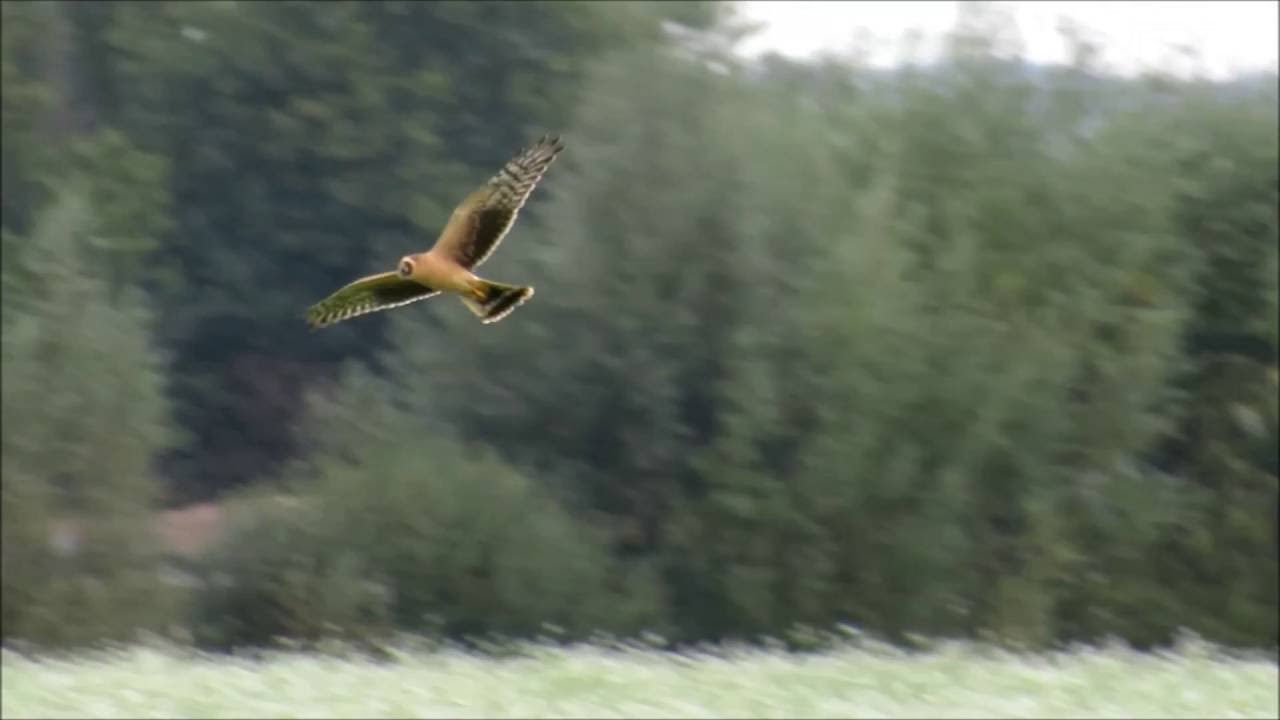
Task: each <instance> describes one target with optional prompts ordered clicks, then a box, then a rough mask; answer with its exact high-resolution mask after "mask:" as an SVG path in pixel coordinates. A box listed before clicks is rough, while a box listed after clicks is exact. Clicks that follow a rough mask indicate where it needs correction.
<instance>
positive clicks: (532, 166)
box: [307, 136, 564, 328]
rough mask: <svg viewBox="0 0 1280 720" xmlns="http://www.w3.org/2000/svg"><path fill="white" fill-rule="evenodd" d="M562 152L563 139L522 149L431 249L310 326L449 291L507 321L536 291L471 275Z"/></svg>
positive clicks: (336, 302)
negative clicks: (507, 317) (512, 312)
mask: <svg viewBox="0 0 1280 720" xmlns="http://www.w3.org/2000/svg"><path fill="white" fill-rule="evenodd" d="M563 149H564V145H563V144H562V143H561V142H560V138H559V137H545V136H544V137H543V138H542V139H540V140H539V141H538V142H536V143H534V144H533V145H531V146H530V147H528V148H525V149H524V150H522V151H521V152H520V153H518V154H517V155H516V156H515V157H513V158H512V159H511V160H509V161H507V164H506V165H504V166H503V167H502V169H501V170H499V171H498V173H497V174H496V175H494V176H493V177H492V178H490V179H489V181H488V182H486V183H485V184H484V185H482V186H481V187H480V188H479V189H477V190H476V191H474V192H472V193H471V194H470V195H468V196H467V197H466V199H464V200H463V201H462V202H461V203H459V204H458V207H457V208H456V209H454V211H453V214H452V215H451V216H450V217H449V222H448V223H446V224H445V227H444V230H442V231H441V232H440V236H439V237H438V238H437V239H436V242H435V245H434V246H432V248H431V249H430V250H428V251H426V252H423V253H416V254H413V255H406V256H404V257H403V258H401V259H400V264H399V266H398V268H397V269H396V271H395V272H384V273H378V274H376V275H369V276H367V277H363V278H360V279H359V280H356V281H355V282H352V283H350V284H349V285H346V286H345V287H343V288H341V289H339V290H338V291H337V292H335V293H333V294H332V295H330V296H329V297H327V298H325V299H324V300H321V301H320V302H318V303H316V304H315V305H313V306H311V307H310V308H309V309H308V310H307V322H308V323H309V324H310V325H311V326H312V327H313V328H321V327H325V326H327V325H332V324H334V323H337V322H342V321H343V320H348V319H350V318H353V317H356V316H358V315H364V314H365V313H371V312H377V311H379V310H388V309H390V308H394V307H400V306H401V305H408V304H409V303H412V302H417V301H419V300H425V299H427V298H429V297H433V296H435V295H439V294H440V293H442V292H448V293H453V294H456V295H458V296H459V297H460V298H461V299H462V302H463V303H464V304H465V305H466V306H467V307H468V308H469V309H470V310H471V311H472V312H473V313H475V314H476V316H477V317H479V318H480V321H481V322H485V323H491V322H497V321H498V320H501V319H502V318H504V317H506V316H507V315H508V314H510V312H511V311H512V310H514V309H515V308H516V307H517V306H519V305H520V304H521V303H523V302H524V301H526V300H528V299H529V298H530V297H532V296H533V288H532V287H529V286H521V285H507V284H505V283H499V282H493V281H491V280H485V279H483V278H480V277H478V276H477V275H475V274H474V273H473V272H472V270H473V269H475V268H476V267H478V266H479V265H480V264H481V263H483V262H484V261H485V260H486V259H488V257H489V256H490V255H492V254H493V251H494V250H495V249H496V248H497V247H498V244H499V243H501V242H502V240H503V238H504V237H506V235H507V232H508V231H510V229H511V226H512V225H513V224H514V223H515V220H516V216H517V215H518V214H519V213H520V208H522V207H524V203H525V201H526V200H528V199H529V195H530V194H531V193H532V192H533V189H534V187H536V186H537V184H538V181H539V180H541V179H542V176H543V175H544V174H545V173H546V172H547V168H548V167H550V166H551V163H552V161H554V160H555V159H556V156H557V155H559V154H560V151H561V150H563Z"/></svg>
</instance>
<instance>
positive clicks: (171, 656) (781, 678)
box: [0, 644, 1280, 718]
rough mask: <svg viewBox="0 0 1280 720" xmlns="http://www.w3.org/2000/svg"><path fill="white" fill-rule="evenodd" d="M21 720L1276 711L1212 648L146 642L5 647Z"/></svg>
mask: <svg viewBox="0 0 1280 720" xmlns="http://www.w3.org/2000/svg"><path fill="white" fill-rule="evenodd" d="M2 662H3V667H2V668H0V669H2V671H3V672H2V673H0V677H2V678H3V693H0V696H2V697H3V700H2V702H0V710H2V713H0V714H2V715H3V717H5V718H19V717H40V718H59V717H139V718H146V717H155V718H160V717H163V718H181V717H187V718H200V717H210V718H213V717H227V718H230V717H279V718H295V717H451V718H465V717H474V718H481V717H484V718H491V717H492V718H498V717H526V718H528V717H583V718H589V717H593V718H607V717H682V718H694V717H779V718H781V717H846V718H854V717H970V718H972V717H1064V718H1065V717H1187V718H1192V717H1208V718H1216V717H1241V718H1243V717H1258V718H1265V717H1272V718H1274V717H1277V715H1278V714H1280V707H1278V705H1280V702H1278V700H1277V682H1280V675H1278V673H1277V666H1276V663H1275V662H1274V661H1273V660H1267V659H1256V660H1244V659H1227V658H1225V657H1222V656H1221V655H1219V654H1217V653H1214V652H1212V651H1211V650H1209V649H1206V648H1203V647H1199V648H1191V649H1190V650H1187V649H1183V650H1180V651H1179V652H1177V653H1170V654H1140V653H1136V652H1131V651H1127V650H1123V649H1115V648H1108V649H1095V650H1088V651H1080V652H1072V653H1061V654H1051V655H1016V654H1012V653H1006V652H1001V651H997V650H993V649H990V648H984V647H981V646H976V645H959V644H956V645H946V646H942V647H940V648H938V649H936V650H934V651H931V652H929V653H925V654H916V655H909V654H905V653H901V652H897V651H894V650H891V649H888V648H881V647H865V646H860V647H857V648H854V647H850V648H849V649H844V650H837V651H832V652H829V653H825V654H821V655H810V656H801V655H787V654H782V653H770V652H764V651H748V650H742V651H723V652H718V653H714V654H712V653H707V654H701V655H673V654H665V653H659V652H655V651H646V650H640V649H630V650H628V649H607V648H603V647H591V646H588V647H578V648H573V649H557V648H552V647H541V648H535V649H534V650H533V651H532V657H521V658H512V659H492V658H484V657H479V656H476V655H472V654H468V653H465V652H462V651H458V650H448V651H437V652H424V651H416V652H405V653H402V654H399V655H398V656H397V657H396V659H395V660H393V661H389V662H373V661H368V660H355V659H341V658H338V657H328V656H320V655H304V654H292V655H291V654H278V655H273V656H270V657H268V658H266V659H262V660H257V661H250V660H240V659H229V658H225V657H221V658H220V657H209V656H197V655H193V654H186V653H182V652H180V651H176V650H164V649H156V648H148V647H139V648H133V649H128V650H120V651H116V652H112V653H101V654H97V655H93V656H85V657H83V658H80V659H75V660H65V659H60V660H51V659H46V660H35V659H32V658H29V657H24V656H20V655H18V654H16V653H13V652H9V651H5V653H4V655H3V658H2Z"/></svg>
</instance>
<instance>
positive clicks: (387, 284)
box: [307, 272, 440, 328]
mask: <svg viewBox="0 0 1280 720" xmlns="http://www.w3.org/2000/svg"><path fill="white" fill-rule="evenodd" d="M438 294H440V291H439V290H435V289H432V288H429V287H427V286H425V285H422V284H421V283H417V282H414V281H413V280H406V279H404V278H402V277H400V276H399V275H398V274H396V273H394V272H384V273H379V274H377V275H370V276H368V277H362V278H360V279H359V280H356V281H355V282H353V283H351V284H349V285H346V286H344V287H343V288H341V289H340V290H338V291H337V292H335V293H334V294H332V295H330V296H329V297H327V298H325V299H324V300H321V301H320V302H318V303H316V304H315V305H312V306H311V307H310V308H308V309H307V323H308V324H309V325H311V327H313V328H322V327H325V326H326V325H332V324H334V323H339V322H342V321H343V320H349V319H351V318H353V317H355V316H357V315H364V314H365V313H371V312H377V311H378V310H387V309H390V308H393V307H400V306H401V305H408V304H409V303H411V302H417V301H418V300H425V299H427V298H429V297H431V296H432V295H438Z"/></svg>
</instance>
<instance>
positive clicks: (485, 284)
mask: <svg viewBox="0 0 1280 720" xmlns="http://www.w3.org/2000/svg"><path fill="white" fill-rule="evenodd" d="M472 287H473V288H474V289H475V291H476V296H475V297H467V296H465V295H464V296H462V302H463V303H465V304H466V306H467V307H468V308H469V309H470V310H471V312H473V313H475V314H476V317H478V318H480V322H483V323H492V322H498V321H499V320H501V319H502V318H504V317H506V316H507V315H508V314H510V313H511V311H512V310H515V309H516V307H517V306H518V305H520V304H521V303H523V302H524V301H525V300H528V299H529V298H531V297H533V288H531V287H528V286H525V285H507V284H505V283H499V282H493V281H492V280H481V279H477V280H476V282H475V284H474V285H473V286H472Z"/></svg>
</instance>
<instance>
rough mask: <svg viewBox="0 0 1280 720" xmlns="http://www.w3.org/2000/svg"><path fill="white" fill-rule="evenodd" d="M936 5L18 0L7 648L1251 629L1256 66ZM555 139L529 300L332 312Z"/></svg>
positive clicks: (11, 110)
mask: <svg viewBox="0 0 1280 720" xmlns="http://www.w3.org/2000/svg"><path fill="white" fill-rule="evenodd" d="M1175 4H1176V3H1175ZM864 5H865V7H864V8H863V10H864V11H865V13H866V15H865V17H866V19H867V20H868V22H870V21H871V19H872V18H874V17H879V16H878V15H876V13H880V12H886V10H885V9H884V8H883V7H880V5H881V4H878V3H867V4H864ZM926 5H928V6H932V7H921V6H920V5H918V4H917V5H915V6H914V7H915V8H916V12H918V13H920V15H919V19H920V20H921V23H922V24H928V22H931V21H932V20H936V19H937V15H938V14H942V13H945V14H946V18H947V23H946V25H947V26H946V27H944V28H942V31H943V34H941V35H939V36H937V37H936V38H934V39H935V40H936V42H933V43H932V44H927V43H913V42H911V41H910V40H907V41H904V42H902V43H901V44H894V45H893V48H894V50H893V53H891V54H892V58H893V59H892V61H890V62H885V61H882V60H874V58H873V57H872V56H873V55H875V54H876V53H877V52H880V51H878V50H876V51H875V52H873V49H874V48H872V47H871V43H870V41H867V42H866V43H865V44H863V43H862V42H861V41H858V40H856V36H855V34H854V30H855V29H856V27H857V26H858V25H859V24H860V15H859V11H858V10H857V8H858V5H844V6H841V5H837V4H829V7H830V8H832V20H830V24H835V23H843V25H840V27H844V28H846V29H847V34H848V37H849V38H850V40H849V41H848V42H845V43H842V44H840V45H838V46H837V47H834V48H832V49H828V50H827V51H825V52H821V53H817V54H808V55H798V56H792V57H788V56H784V55H781V54H776V53H770V52H767V50H768V47H767V45H764V46H762V45H761V38H767V37H769V35H768V32H770V31H769V30H767V29H766V30H764V31H762V32H755V31H753V29H752V25H753V23H755V22H756V21H757V20H768V19H769V18H767V17H766V15H769V13H775V14H776V13H777V12H780V11H778V8H776V7H772V8H770V7H765V6H764V5H760V4H757V5H755V6H754V7H751V6H738V5H734V4H731V3H720V2H709V1H696V2H679V3H673V2H652V3H632V2H608V3H605V2H572V3H570V2H563V3H558V2H519V3H515V2H511V3H506V2H465V3H464V2H358V3H357V2H311V3H307V2H234V1H223V2H180V3H179V2H107V1H100V2H5V3H3V133H4V135H3V193H2V197H3V232H4V236H3V273H2V275H0V277H2V279H3V292H4V302H3V331H4V332H3V493H4V495H3V519H2V528H3V558H2V561H3V562H2V567H3V601H4V602H3V617H2V619H0V621H2V629H3V638H4V640H5V641H6V642H15V641H23V642H27V643H35V644H38V645H47V646H54V647H57V646H69V645H70V646H77V645H82V644H85V643H93V642H97V641H101V640H107V639H129V638H133V637H135V636H136V635H137V633H138V632H139V631H150V632H154V633H160V634H162V635H165V636H168V637H171V638H174V639H179V640H183V641H194V642H196V643H199V644H200V645H202V646H205V647H211V648H227V647H232V646H240V645H260V644H266V643H272V642H278V641H280V640H281V639H287V640H289V641H291V642H295V643H304V644H306V643H312V642H316V641H319V640H323V639H326V638H331V637H340V638H345V639H348V640H357V641H370V642H376V641H377V640H378V639H380V638H386V637H391V636H394V635H395V634H397V633H403V632H408V633H423V634H428V635H431V636H435V637H439V636H447V637H451V638H463V637H478V636H506V637H530V636H553V637H556V636H559V637H567V638H575V637H583V636H587V635H590V634H592V633H609V634H614V635H622V636H630V635H635V634H637V633H642V632H645V631H648V632H651V633H655V634H657V635H659V636H661V637H663V638H666V639H668V640H670V641H676V642H682V641H697V640H707V639H723V638H738V639H751V638H758V637H761V636H772V637H777V638H783V639H785V640H787V641H788V642H791V643H792V644H793V645H797V646H803V645H805V644H806V643H811V642H815V640H814V638H816V637H818V636H819V635H820V633H821V632H822V631H823V630H826V629H830V628H832V627H835V626H836V625H837V624H844V625H848V626H853V627H857V628H860V629H862V630H864V631H867V632H870V633H874V634H877V635H881V636H884V637H887V638H890V639H894V640H897V641H907V640H909V638H911V637H913V636H915V635H929V636H958V637H983V638H988V639H995V640H998V641H1000V642H1005V643H1010V644H1016V645H1020V646H1026V647H1045V646H1048V645H1051V644H1055V643H1064V642H1073V641H1096V640H1100V639H1102V638H1108V637H1113V638H1121V639H1123V640H1126V641H1128V642H1131V643H1134V644H1135V645H1137V646H1139V647H1150V646H1153V645H1160V644H1162V643H1166V642H1169V641H1171V640H1173V639H1174V638H1175V637H1176V636H1178V634H1179V633H1180V632H1182V631H1187V630H1189V631H1192V632H1194V633H1196V634H1199V635H1201V636H1203V637H1206V638H1208V639H1210V640H1213V641H1215V642H1218V643H1224V644H1228V645H1235V646H1248V647H1255V648H1274V647H1275V646H1276V644H1277V640H1278V633H1277V616H1276V607H1277V502H1278V499H1277V494H1278V488H1280V481H1278V479H1277V473H1278V466H1277V443H1278V439H1277V347H1278V345H1280V330H1278V328H1277V316H1278V308H1277V294H1278V292H1277V246H1278V238H1277V214H1278V210H1277V183H1278V178H1277V162H1278V159H1280V157H1278V156H1280V152H1278V140H1277V78H1276V71H1275V66H1274V55H1272V61H1271V66H1270V67H1265V66H1263V67H1261V68H1255V69H1249V68H1244V69H1241V68H1239V67H1235V68H1232V69H1231V70H1230V72H1209V71H1208V69H1206V68H1207V66H1205V65H1197V62H1196V61H1195V60H1194V58H1190V59H1188V56H1184V55H1177V54H1176V53H1174V54H1173V55H1172V56H1171V57H1176V58H1180V60H1179V61H1178V64H1177V67H1176V68H1175V67H1174V66H1173V65H1169V64H1166V65H1161V64H1160V63H1158V62H1157V63H1154V64H1151V65H1149V66H1147V67H1135V66H1133V65H1132V64H1131V65H1130V66H1127V67H1123V68H1121V67H1117V66H1114V65H1112V64H1110V62H1109V60H1108V57H1109V55H1108V53H1109V52H1111V50H1109V49H1108V48H1109V47H1110V48H1111V49H1115V48H1119V49H1120V50H1123V49H1124V47H1126V43H1137V42H1139V41H1140V40H1141V39H1143V38H1147V37H1148V35H1149V32H1148V31H1149V30H1151V28H1156V27H1159V26H1160V18H1161V17H1162V16H1161V15H1160V13H1161V12H1162V11H1161V10H1160V7H1159V6H1158V5H1153V4H1148V5H1145V6H1144V5H1142V4H1137V3H1134V4H1131V5H1130V6H1129V7H1128V12H1129V15H1128V17H1130V18H1137V20H1134V21H1133V25H1132V26H1131V27H1128V28H1125V29H1123V30H1122V31H1119V32H1117V33H1116V35H1117V37H1118V39H1116V40H1115V41H1114V42H1118V43H1119V44H1118V45H1115V44H1114V43H1113V44H1112V45H1106V44H1104V43H1102V42H1100V41H1099V40H1097V38H1096V37H1095V36H1094V35H1092V34H1091V33H1090V31H1089V30H1088V29H1087V28H1085V27H1083V26H1081V25H1071V24H1066V25H1063V26H1062V32H1061V35H1060V38H1058V40H1057V42H1058V47H1059V48H1060V51H1061V52H1060V59H1059V61H1056V62H1048V61H1038V60H1035V59H1034V57H1030V58H1029V56H1028V54H1027V53H1026V52H1025V47H1024V46H1023V44H1022V42H1021V40H1020V37H1021V36H1020V34H1019V31H1018V26H1017V24H1016V23H1015V18H1014V17H1013V15H1012V9H1011V7H1010V6H1006V5H995V6H993V5H981V4H966V5H960V6H956V5H953V4H951V3H928V4H926ZM1257 5H1259V6H1261V7H1262V8H1263V13H1262V16H1263V18H1264V20H1265V19H1266V18H1267V17H1268V15H1267V12H1266V11H1267V10H1268V8H1270V12H1271V14H1270V16H1269V17H1270V18H1271V19H1272V21H1273V22H1272V27H1274V4H1273V3H1272V4H1269V5H1268V4H1264V3H1258V4H1257ZM850 7H853V8H855V9H854V10H850ZM1135 7H1136V8H1138V9H1137V10H1135V9H1134V8H1135ZM877 8H878V9H877ZM1144 8H1145V9H1144ZM811 9H812V8H811ZM837 9H838V10H837ZM1224 12H1225V11H1224ZM1064 13H1068V14H1069V8H1067V9H1066V10H1064ZM778 17H781V16H778ZM1142 18H1146V20H1145V21H1143V20H1142ZM779 22H781V21H779ZM1144 22H1145V23H1148V24H1143V23H1144ZM772 27H774V28H775V29H776V28H777V27H779V26H778V25H775V26H772ZM811 29H812V31H813V32H815V33H816V32H817V30H816V28H811ZM800 32H801V34H803V31H800ZM824 32H825V30H824ZM864 40H865V38H864ZM753 43H754V47H755V50H753V51H752V52H749V53H748V52H744V51H743V48H744V47H749V46H752V44H753ZM1175 70H1176V72H1175ZM544 132H552V133H561V134H563V136H564V137H565V139H566V144H567V149H566V151H565V153H564V154H563V155H562V156H561V159H560V160H559V161H558V162H557V163H556V164H555V165H554V166H553V167H552V169H551V171H550V172H549V173H548V175H547V177H546V178H545V180H544V181H543V183H542V184H541V186H540V187H539V188H538V190H536V191H535V193H534V195H533V197H532V199H531V201H530V203H529V205H527V206H526V208H525V210H524V212H523V213H522V215H521V218H520V221H519V222H518V223H517V224H516V226H515V228H514V230H513V232H512V234H511V235H510V236H509V237H508V238H507V240H506V241H505V243H504V244H503V246H502V248H501V251H500V252H498V253H497V254H496V255H495V256H494V257H493V259H492V260H490V261H489V263H488V264H487V265H486V267H485V273H486V275H487V276H490V277H493V278H495V279H499V280H503V281H508V282H518V283H528V284H532V285H534V286H535V287H537V289H538V294H537V296H536V297H535V298H534V299H533V300H532V301H531V302H529V303H528V304H526V305H524V306H522V307H521V308H520V309H519V310H517V311H516V312H515V313H513V314H512V315H511V316H510V317H509V318H507V319H506V320H505V321H504V322H502V323H499V324H497V325H492V326H484V325H481V324H479V323H478V322H476V321H475V319H474V317H472V316H471V314H470V313H468V312H467V311H466V310H465V308H463V307H462V305H461V304H460V303H458V302H456V301H455V300H453V299H450V298H441V299H435V300H432V301H429V302H427V303H424V304H421V305H413V306H409V307H407V308H403V309H400V310H396V311H393V312H388V313H382V314H376V315H371V316H367V317H362V318H358V319H356V320H353V321H351V322H347V323H343V324H341V325H338V326H335V327H333V328H329V329H325V330H323V331H319V332H310V331H308V329H307V327H306V325H305V323H304V322H303V320H302V313H303V312H304V310H305V308H306V307H307V306H308V305H309V304H311V303H313V302H315V301H316V300H318V299H320V298H321V297H324V296H325V295H326V294H328V293H329V292H331V291H332V290H333V289H335V288H336V287H338V286H340V285H341V284H343V283H345V282H347V281H349V280H350V279H352V278H353V277H356V276H358V275H360V274H365V273H371V272H377V271H382V270H385V269H389V268H391V267H392V266H393V264H394V262H395V260H396V259H397V258H399V257H400V256H401V255H402V254H404V253H405V252H407V251H413V250H419V249H422V248H424V247H426V246H428V245H429V244H430V242H432V241H433V240H434V237H435V233H436V232H438V230H439V228H440V227H441V226H442V225H443V223H444V221H445V219H446V218H447V216H448V213H449V212H450V211H451V209H452V207H453V205H454V204H455V203H456V202H458V201H459V200H460V199H461V198H462V197H463V196H464V195H465V194H466V193H467V192H468V191H470V190H471V189H473V188H474V187H476V186H478V184H479V183H481V182H483V181H484V180H485V179H486V178H488V177H489V176H491V175H492V174H493V173H494V172H496V170H497V169H498V168H499V167H500V166H501V164H502V163H503V162H504V161H505V160H506V159H508V158H509V157H510V156H511V155H512V154H513V153H514V152H515V151H517V150H518V149H519V148H520V147H522V146H523V145H525V144H527V143H528V142H529V141H531V140H532V139H534V138H536V137H537V136H538V135H541V134H542V133H544Z"/></svg>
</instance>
